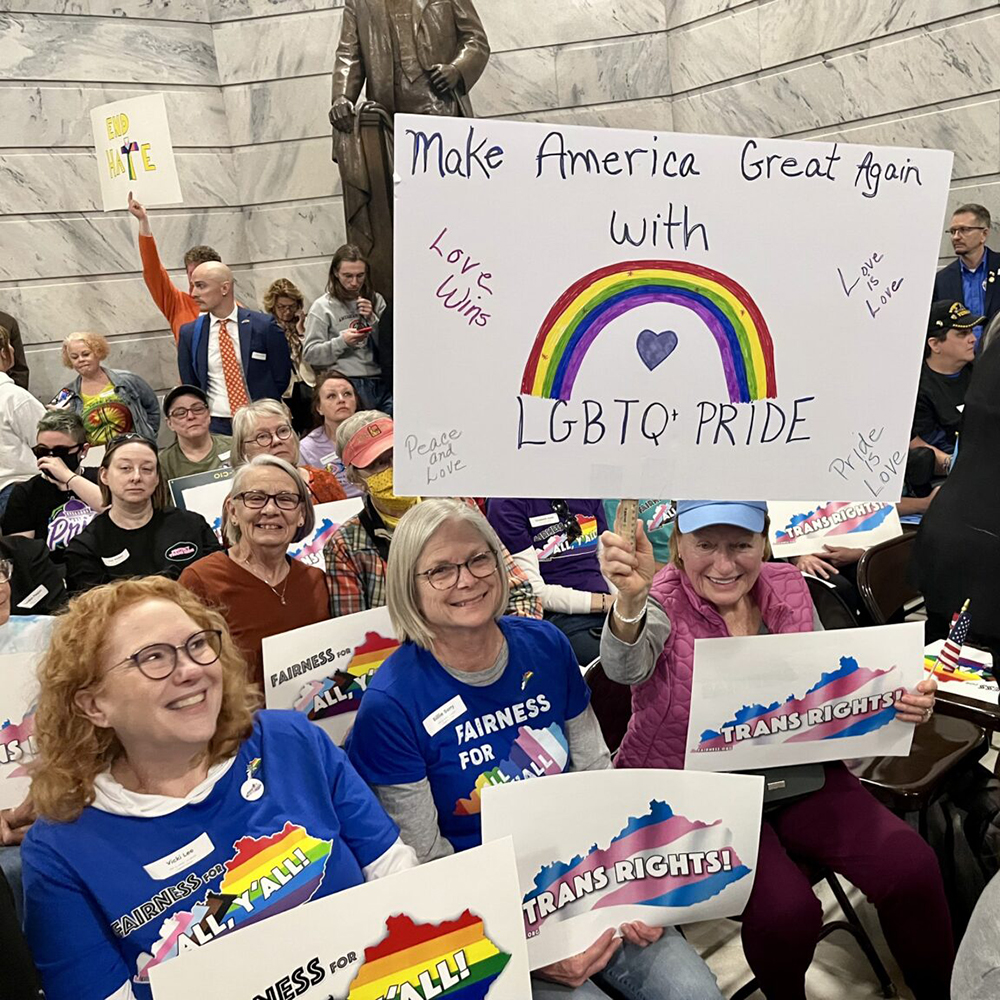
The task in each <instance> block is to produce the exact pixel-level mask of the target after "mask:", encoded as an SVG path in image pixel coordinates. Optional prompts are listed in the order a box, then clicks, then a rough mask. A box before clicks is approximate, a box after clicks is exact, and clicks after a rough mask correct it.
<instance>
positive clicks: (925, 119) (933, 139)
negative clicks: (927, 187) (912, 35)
mask: <svg viewBox="0 0 1000 1000" xmlns="http://www.w3.org/2000/svg"><path fill="white" fill-rule="evenodd" d="M796 138H800V139H837V140H839V141H840V142H854V143H860V144H864V145H867V144H869V143H875V144H877V145H880V146H914V147H917V148H922V149H951V150H954V153H955V166H954V169H953V170H952V177H953V178H955V179H956V180H957V179H959V178H964V177H982V176H983V175H984V174H995V173H998V172H1000V101H998V100H997V99H996V98H990V99H989V100H985V101H977V102H976V103H974V104H965V105H962V106H960V107H951V108H945V109H943V110H936V109H935V110H929V111H924V112H921V113H920V114H915V115H906V116H902V117H892V118H889V119H886V120H885V121H881V122H873V123H872V124H870V125H857V126H854V127H851V128H842V129H838V130H836V131H832V132H827V131H824V132H820V133H810V134H809V135H804V136H803V135H800V136H796Z"/></svg>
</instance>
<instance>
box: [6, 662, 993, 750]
mask: <svg viewBox="0 0 1000 1000" xmlns="http://www.w3.org/2000/svg"><path fill="white" fill-rule="evenodd" d="M924 670H931V671H933V672H934V676H935V677H937V678H938V679H939V680H943V681H947V682H951V681H960V682H963V683H971V684H983V685H986V686H987V687H990V688H996V686H997V684H996V681H995V680H994V679H993V672H992V670H991V669H990V667H989V666H988V665H987V664H985V663H979V662H978V661H977V660H972V659H970V658H969V657H967V656H959V658H958V669H957V670H946V669H945V668H944V667H942V666H939V665H938V658H937V655H936V654H935V653H925V654H924ZM0 739H3V733H2V732H0Z"/></svg>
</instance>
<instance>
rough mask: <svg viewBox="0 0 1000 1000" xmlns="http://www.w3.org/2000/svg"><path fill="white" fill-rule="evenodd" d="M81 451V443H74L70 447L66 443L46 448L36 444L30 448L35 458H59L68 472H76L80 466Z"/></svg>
mask: <svg viewBox="0 0 1000 1000" xmlns="http://www.w3.org/2000/svg"><path fill="white" fill-rule="evenodd" d="M82 451H83V447H82V445H75V446H74V447H72V448H69V447H67V446H66V445H56V447H55V448H46V447H45V445H42V444H37V445H35V447H34V448H32V449H31V452H32V454H33V455H34V456H35V458H48V457H50V456H51V457H52V458H58V459H61V460H62V462H63V463H64V464H65V466H66V468H67V469H69V471H70V472H76V470H77V469H79V468H80V462H81V460H82V457H83V456H82V455H81V454H80V453H81V452H82Z"/></svg>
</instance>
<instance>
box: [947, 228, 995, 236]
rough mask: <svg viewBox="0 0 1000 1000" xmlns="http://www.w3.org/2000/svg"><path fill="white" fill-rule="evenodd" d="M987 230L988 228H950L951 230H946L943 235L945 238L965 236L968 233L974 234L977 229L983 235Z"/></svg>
mask: <svg viewBox="0 0 1000 1000" xmlns="http://www.w3.org/2000/svg"><path fill="white" fill-rule="evenodd" d="M988 228H989V227H988V226H952V227H951V229H946V230H945V231H944V234H945V236H967V235H968V234H969V233H974V232H975V231H976V230H977V229H979V230H982V231H983V232H984V233H985V232H986V230H987V229H988Z"/></svg>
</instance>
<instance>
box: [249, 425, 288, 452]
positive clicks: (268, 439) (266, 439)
mask: <svg viewBox="0 0 1000 1000" xmlns="http://www.w3.org/2000/svg"><path fill="white" fill-rule="evenodd" d="M291 436H292V428H291V427H290V426H289V425H288V424H282V425H281V426H280V427H279V428H278V429H277V430H276V431H261V432H260V433H259V434H255V435H254V438H253V439H254V441H256V442H257V444H258V445H260V447H261V448H270V447H271V445H272V444H273V443H274V441H275V440H278V441H287V440H288V439H289V438H290V437H291Z"/></svg>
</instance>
